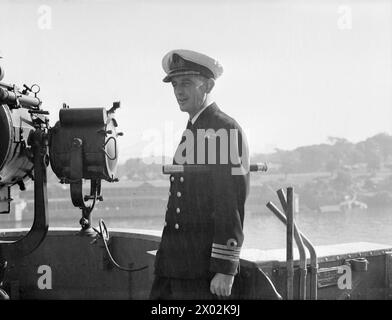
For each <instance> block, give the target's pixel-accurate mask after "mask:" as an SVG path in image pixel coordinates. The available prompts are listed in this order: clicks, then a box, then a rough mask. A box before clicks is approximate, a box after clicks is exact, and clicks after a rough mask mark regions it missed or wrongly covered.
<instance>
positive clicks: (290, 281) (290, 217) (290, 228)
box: [286, 187, 294, 300]
mask: <svg viewBox="0 0 392 320" xmlns="http://www.w3.org/2000/svg"><path fill="white" fill-rule="evenodd" d="M293 209H294V201H293V188H291V187H289V188H287V211H286V217H287V224H286V273H287V278H286V294H287V300H293V297H294V296H293V293H294V259H293V237H294V210H293Z"/></svg>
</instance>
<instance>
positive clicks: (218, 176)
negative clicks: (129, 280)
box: [155, 103, 249, 279]
mask: <svg viewBox="0 0 392 320" xmlns="http://www.w3.org/2000/svg"><path fill="white" fill-rule="evenodd" d="M189 124H190V123H188V126H187V128H188V129H189V130H190V131H188V133H189V132H192V133H193V136H194V137H195V139H194V145H193V148H191V149H189V147H187V148H186V150H183V151H184V153H182V154H181V155H182V156H187V157H186V159H187V161H186V162H185V164H195V163H198V164H200V159H199V161H196V160H197V159H198V154H199V157H200V155H202V152H201V151H200V150H201V148H200V147H199V148H197V139H196V138H197V134H198V132H206V133H207V136H208V137H207V139H206V140H205V141H208V142H206V144H205V149H204V150H205V156H206V158H205V163H207V164H208V166H207V167H208V168H209V169H210V170H208V171H206V172H203V173H187V172H185V173H178V174H177V173H176V174H172V175H171V176H170V192H169V200H168V205H167V211H166V219H165V227H164V229H163V233H162V240H161V244H160V247H159V250H158V252H157V256H156V261H155V274H156V275H158V276H163V277H170V278H180V279H194V278H210V277H211V276H213V275H214V274H215V273H224V274H231V275H235V274H236V273H237V269H238V266H239V255H240V250H241V246H242V243H243V240H244V235H243V222H244V211H245V210H244V206H245V200H246V197H247V195H248V190H249V172H248V170H246V169H247V168H248V164H249V156H248V155H249V153H248V149H247V143H246V138H245V136H244V135H243V132H242V129H241V127H240V126H239V125H238V123H237V122H236V121H235V120H234V119H232V118H230V117H229V116H228V115H226V114H225V113H223V112H222V111H221V110H220V109H219V108H218V107H217V106H216V104H215V103H213V104H212V105H210V106H209V107H207V108H206V109H205V110H203V112H202V113H201V114H200V115H199V117H198V118H197V120H196V122H195V123H194V124H193V125H190V126H189ZM198 129H199V131H198ZM201 129H205V130H201ZM208 129H212V130H208ZM219 130H220V131H219ZM223 131H225V132H227V137H231V138H232V139H231V140H229V143H227V144H226V145H227V146H229V148H225V147H222V148H221V142H222V141H223V142H222V145H223V143H224V140H220V139H218V138H216V137H217V136H219V133H222V132H223ZM214 132H216V135H214ZM230 132H234V133H238V136H236V135H232V136H230ZM234 137H236V138H235V139H234ZM214 138H215V142H216V153H217V156H216V162H215V163H216V164H214V162H213V164H211V162H212V160H211V159H210V161H208V155H209V153H210V154H211V152H208V146H209V143H210V139H214ZM185 140H186V139H185ZM243 140H244V143H242V141H243ZM199 141H200V140H199ZM181 142H182V143H184V136H183V139H182V141H181ZM181 146H184V145H183V144H181V143H180V145H179V148H178V149H177V152H176V154H177V155H178V152H179V150H181V149H184V148H181ZM187 146H189V144H187ZM191 146H192V145H191ZM212 146H213V144H212ZM212 148H213V147H212ZM244 148H245V149H244ZM235 149H237V150H235ZM210 150H213V149H210ZM233 150H234V152H233ZM221 152H223V153H221ZM225 153H226V154H225ZM230 153H232V154H233V155H234V156H232V157H230ZM235 154H237V155H239V156H241V160H238V159H237V160H236V161H234V160H233V159H234V158H235ZM225 156H227V159H228V162H229V163H227V162H225V161H224V159H225V158H224V157H225ZM221 158H222V160H223V161H221ZM178 159H179V158H178V157H175V159H174V162H173V163H174V164H178ZM182 159H183V158H182ZM190 159H193V160H190ZM230 160H233V161H230ZM192 161H193V163H192ZM239 161H242V164H243V167H244V168H245V172H244V173H242V174H238V172H236V174H233V171H232V169H233V168H234V167H236V168H237V169H238V163H239ZM226 163H227V164H226ZM180 164H184V163H180Z"/></svg>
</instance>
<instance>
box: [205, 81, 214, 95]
mask: <svg viewBox="0 0 392 320" xmlns="http://www.w3.org/2000/svg"><path fill="white" fill-rule="evenodd" d="M206 84H207V90H206V91H207V93H210V92H211V90H212V89H213V88H214V86H215V80H214V79H211V78H210V79H207V81H206Z"/></svg>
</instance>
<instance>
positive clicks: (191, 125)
mask: <svg viewBox="0 0 392 320" xmlns="http://www.w3.org/2000/svg"><path fill="white" fill-rule="evenodd" d="M192 128H193V124H192V122H191V121H190V120H188V123H187V125H186V128H185V130H192ZM184 133H185V131H184ZM185 140H186V136H185V134H183V135H182V138H181V141H180V143H179V145H178V146H180V145H181V144H182V143H184V142H185ZM177 152H178V147H177V151H176V153H175V154H177ZM182 156H183V157H184V156H185V154H184V150H183V153H182ZM173 164H176V161H175V156H174V159H173Z"/></svg>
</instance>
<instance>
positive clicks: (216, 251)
mask: <svg viewBox="0 0 392 320" xmlns="http://www.w3.org/2000/svg"><path fill="white" fill-rule="evenodd" d="M212 252H215V253H221V254H224V255H228V256H233V257H239V256H240V253H239V252H235V251H227V250H219V249H215V248H212Z"/></svg>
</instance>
